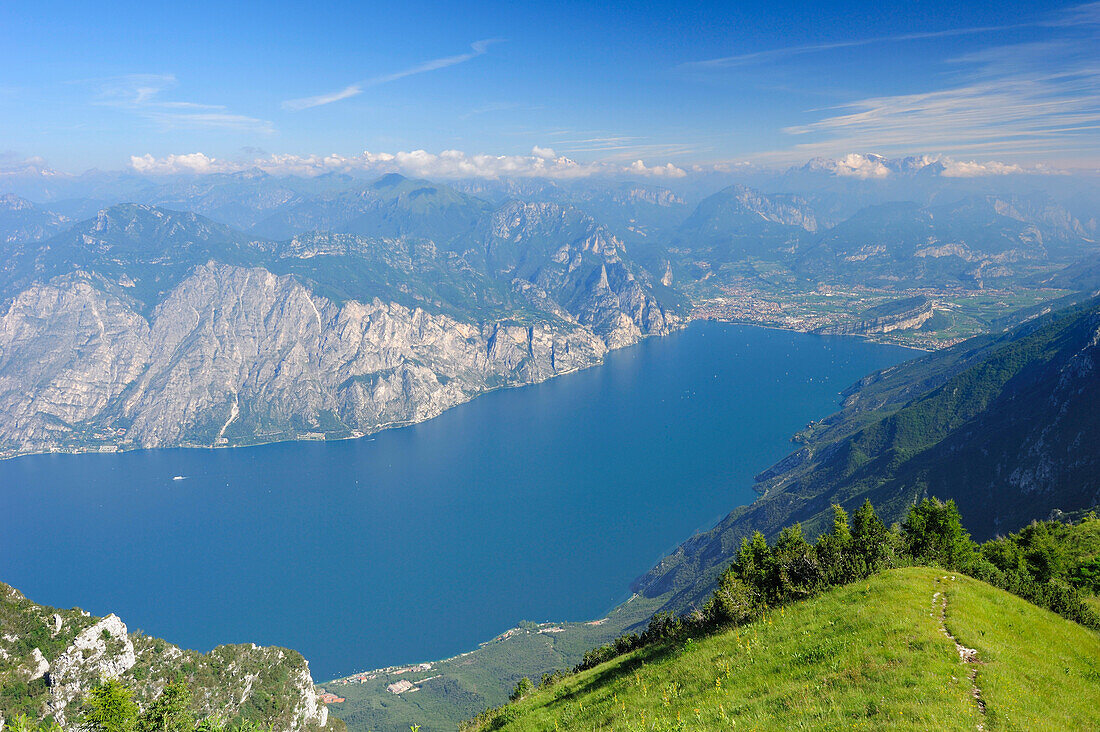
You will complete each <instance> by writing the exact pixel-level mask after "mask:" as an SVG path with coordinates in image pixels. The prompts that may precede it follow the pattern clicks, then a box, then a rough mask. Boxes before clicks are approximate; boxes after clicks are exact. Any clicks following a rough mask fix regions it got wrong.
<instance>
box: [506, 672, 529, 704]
mask: <svg viewBox="0 0 1100 732" xmlns="http://www.w3.org/2000/svg"><path fill="white" fill-rule="evenodd" d="M534 690H535V685H534V684H533V683H531V679H529V678H527V677H526V676H524V677H523V678H522V679H520V680H519V681H518V682H517V683H516V688H515V689H513V690H512V693H511V694H510V695H509V696H508V699H509V700H510V701H514V702H516V701H519V700H520V699H523V698H524V697H525V696H528V695H529V694H530V693H531V692H533V691H534Z"/></svg>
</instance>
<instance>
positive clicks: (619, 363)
mask: <svg viewBox="0 0 1100 732" xmlns="http://www.w3.org/2000/svg"><path fill="white" fill-rule="evenodd" d="M914 355H915V354H914V352H913V351H908V350H905V349H902V348H897V347H892V346H884V345H879V344H873V343H869V342H866V341H862V340H858V339H854V338H845V337H824V336H815V335H807V334H801V333H792V332H787V331H779V330H767V329H761V328H755V327H751V326H739V325H730V324H720V323H709V322H708V323H695V324H693V325H692V326H691V327H689V328H687V329H686V330H684V331H681V332H678V333H675V334H673V335H671V336H668V337H664V338H659V339H650V340H647V341H644V342H642V343H640V344H638V345H636V346H633V347H630V348H627V349H622V350H619V351H616V352H614V353H612V354H610V355H609V356H608V357H607V362H606V363H605V364H604V365H603V366H600V367H596V368H593V369H589V370H586V371H582V372H578V373H574V374H569V375H566V376H562V377H559V378H557V379H554V380H551V381H549V382H546V383H543V384H538V385H534V386H529V387H524V388H520V389H510V390H502V391H498V392H493V393H491V394H486V395H484V396H481V397H478V398H477V399H475V400H473V401H472V402H470V403H468V404H465V405H463V406H460V407H457V408H455V409H452V410H450V411H448V412H446V413H444V414H443V415H441V416H440V417H437V418H436V419H433V420H430V421H428V422H424V423H421V424H418V425H413V426H410V427H405V428H401V429H395V430H389V431H386V432H382V433H379V434H377V435H374V436H373V437H369V438H364V439H360V440H349V441H342V442H329V443H311V442H298V443H281V444H275V445H266V446H261V447H253V448H237V449H231V450H197V449H171V450H149V451H136V452H130V453H122V454H111V455H98V454H96V455H92V454H88V455H35V456H26V457H21V458H17V459H15V460H8V461H5V462H0V581H4V582H6V583H8V584H11V585H12V586H14V587H16V588H18V589H20V590H21V591H23V592H24V594H26V595H27V596H28V597H30V598H31V599H32V600H35V601H36V602H40V603H44V604H50V605H55V606H62V607H72V606H79V607H82V608H84V609H86V610H89V611H91V612H92V613H94V614H97V615H102V614H106V613H108V612H114V613H116V614H118V615H119V616H121V617H122V619H123V620H124V621H125V622H126V623H127V624H128V625H129V627H130V628H131V630H132V629H134V628H140V629H142V630H143V631H145V632H146V633H149V634H151V635H155V636H159V637H163V638H165V639H167V640H169V641H170V642H172V643H176V644H179V645H182V646H185V647H189V648H196V649H199V650H209V649H210V648H212V647H213V646H215V645H217V644H221V643H240V642H255V643H258V644H261V645H268V644H272V645H280V646H285V647H290V648H295V649H297V650H299V651H301V652H302V653H303V654H304V655H305V656H306V658H307V659H309V661H310V664H311V667H312V670H313V675H314V678H315V679H328V678H332V677H334V676H337V675H344V674H348V673H351V672H353V671H358V670H362V669H366V668H374V667H380V666H386V665H391V664H397V663H404V662H412V661H422V660H431V659H436V658H442V657H447V656H451V655H454V654H456V653H459V652H463V651H466V650H470V649H471V648H473V647H475V646H476V644H477V643H478V642H480V641H484V640H487V639H489V638H491V637H493V636H494V635H496V634H498V633H500V632H502V631H503V630H506V629H507V628H510V627H512V626H514V625H515V624H516V623H517V622H519V621H520V620H524V619H527V620H538V621H543V620H587V619H591V618H596V617H599V616H601V615H602V614H603V613H605V612H606V611H607V610H608V609H609V608H611V607H612V606H613V605H615V604H616V603H617V602H620V601H622V600H624V599H626V598H627V597H628V596H629V590H628V588H629V584H630V582H631V580H633V579H634V578H635V577H637V576H638V575H640V574H642V573H644V572H645V571H646V570H647V569H649V568H650V566H652V565H653V564H654V563H655V562H656V561H657V560H658V559H659V558H660V557H661V556H662V555H663V554H664V553H666V552H667V551H670V550H671V549H673V548H674V547H675V546H676V544H678V543H679V542H680V541H682V540H684V539H686V538H688V536H690V535H691V534H692V533H693V532H695V531H698V530H701V529H706V528H709V527H710V526H711V525H713V524H714V523H715V522H717V521H718V520H719V519H720V518H721V517H722V516H724V515H725V514H726V513H727V512H729V511H730V510H732V509H733V508H735V507H736V506H738V505H742V504H745V503H748V502H750V501H752V500H753V498H755V494H754V493H753V492H752V490H751V485H752V477H753V475H755V474H756V473H758V472H760V471H761V470H763V469H765V468H767V467H768V466H769V465H771V464H772V463H773V462H775V461H776V460H778V459H780V458H782V457H783V456H784V455H786V454H787V453H789V452H790V451H791V450H792V445H791V443H790V436H791V434H792V433H793V432H795V431H796V430H798V429H800V428H801V427H803V426H804V425H805V424H806V423H807V422H808V421H810V420H812V419H817V418H820V417H823V416H825V415H827V414H829V413H830V412H832V411H835V409H836V407H837V406H838V401H839V392H840V390H841V389H843V388H844V387H846V386H848V385H849V384H851V383H852V382H854V381H855V380H857V379H858V378H860V377H861V376H863V375H865V374H867V373H869V372H871V371H874V370H876V369H879V368H884V367H886V366H889V365H892V364H895V363H898V362H900V361H903V360H906V359H907V358H910V357H912V356H914ZM176 476H181V477H182V479H178V480H177V479H175V477H176Z"/></svg>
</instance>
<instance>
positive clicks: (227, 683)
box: [0, 583, 342, 732]
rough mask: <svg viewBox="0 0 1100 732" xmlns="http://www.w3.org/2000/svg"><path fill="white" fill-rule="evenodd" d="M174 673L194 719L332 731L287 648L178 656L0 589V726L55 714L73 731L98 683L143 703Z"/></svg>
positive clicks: (121, 630)
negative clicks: (186, 689)
mask: <svg viewBox="0 0 1100 732" xmlns="http://www.w3.org/2000/svg"><path fill="white" fill-rule="evenodd" d="M181 673H183V674H184V675H185V678H186V680H187V681H188V683H189V684H190V685H191V686H192V689H193V699H194V704H195V705H196V709H195V711H196V713H197V715H198V716H199V717H200V718H206V717H211V716H216V717H219V718H221V719H223V720H225V721H233V720H249V721H254V722H258V723H260V724H261V725H263V726H269V725H270V726H271V727H273V728H274V729H275V730H280V731H284V730H285V731H287V732H290V731H291V730H318V729H320V728H325V727H332V726H333V725H332V724H330V723H329V719H328V709H327V708H326V707H325V706H324V705H323V704H322V703H320V702H319V701H318V698H317V692H316V691H315V688H314V684H313V678H312V677H311V676H310V673H309V664H308V663H307V662H306V661H305V659H303V658H302V657H301V655H299V654H298V653H296V652H294V651H289V650H286V649H282V648H262V647H259V646H255V645H235V646H218V647H217V648H215V649H214V650H213V651H211V652H210V653H205V654H202V653H196V652H195V651H188V650H183V649H180V648H178V647H176V646H173V645H171V644H169V643H166V642H165V641H163V640H160V639H157V638H150V637H148V636H146V635H143V634H141V633H135V634H131V633H130V632H129V631H128V629H127V628H126V625H125V624H124V623H123V622H122V620H120V619H119V618H118V617H117V616H116V615H113V614H112V615H107V616H106V617H103V618H95V617H92V616H91V615H89V614H88V613H86V612H84V611H82V610H78V609H72V610H58V609H55V608H50V607H45V606H42V605H38V604H36V603H34V602H31V601H30V600H28V599H27V598H25V597H24V596H23V595H22V594H21V593H19V592H18V591H17V590H15V589H13V588H11V587H8V586H7V585H4V584H2V583H0V720H4V719H5V717H6V718H7V719H9V720H10V719H11V718H13V717H14V716H15V715H16V714H27V715H28V717H31V718H34V719H46V718H48V717H52V718H53V719H54V720H56V721H57V723H58V724H60V725H61V726H62V728H63V729H65V730H67V731H68V730H77V729H79V722H78V718H79V709H80V705H81V703H82V700H83V698H84V695H85V694H86V693H87V692H88V691H89V690H90V689H91V688H92V687H94V686H95V685H97V684H99V683H101V682H102V681H103V680H105V679H118V680H120V681H122V682H123V683H124V684H126V685H127V686H129V687H130V688H131V689H133V691H134V698H135V701H137V703H138V704H139V705H141V706H144V705H146V704H148V703H149V702H151V701H152V700H154V699H155V698H156V697H157V696H158V695H159V694H160V692H161V690H162V689H163V688H164V686H165V684H167V683H168V681H170V680H172V679H173V678H175V677H176V676H177V675H178V674H181ZM0 726H2V725H0ZM339 726H342V725H339Z"/></svg>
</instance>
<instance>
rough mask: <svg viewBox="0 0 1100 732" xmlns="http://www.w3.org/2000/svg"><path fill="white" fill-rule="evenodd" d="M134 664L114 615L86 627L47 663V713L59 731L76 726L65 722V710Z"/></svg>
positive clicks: (131, 650)
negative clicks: (97, 685) (101, 683)
mask: <svg viewBox="0 0 1100 732" xmlns="http://www.w3.org/2000/svg"><path fill="white" fill-rule="evenodd" d="M35 650H36V651H37V650H38V649H37V648H36V649H35ZM39 655H41V653H39ZM135 663H137V659H136V658H135V656H134V644H133V642H132V641H131V640H130V636H129V634H128V632H127V630H126V626H125V625H124V624H123V622H122V621H121V620H119V618H118V616H117V615H114V614H113V613H112V614H111V615H108V616H107V617H105V618H103V619H102V620H100V621H98V622H96V623H94V624H93V625H90V626H88V627H87V628H85V629H84V630H82V631H81V632H80V633H79V634H77V636H76V638H74V639H73V642H72V644H70V645H69V647H68V648H67V649H65V651H64V652H63V653H62V654H61V655H60V656H58V657H57V658H56V659H55V660H54V661H53V663H47V669H48V670H46V671H45V678H46V683H47V684H48V685H49V687H50V701H49V709H50V713H51V714H53V717H54V719H56V720H57V722H58V724H60V725H61V726H62V727H71V726H75V725H73V724H70V723H69V722H68V720H67V718H66V714H65V711H66V709H67V708H68V706H69V705H70V704H72V703H73V702H74V701H75V702H79V701H80V699H81V698H82V696H83V695H84V693H85V692H86V691H87V690H88V689H89V688H90V687H91V686H94V685H95V684H97V683H99V682H100V681H101V680H102V679H118V678H121V677H122V675H123V674H125V673H126V672H127V671H129V670H130V669H132V668H133V667H134V664H135Z"/></svg>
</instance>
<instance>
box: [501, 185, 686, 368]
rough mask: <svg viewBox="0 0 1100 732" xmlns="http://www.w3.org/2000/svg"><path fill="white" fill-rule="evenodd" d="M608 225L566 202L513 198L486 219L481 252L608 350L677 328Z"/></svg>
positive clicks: (507, 275) (530, 296)
mask: <svg viewBox="0 0 1100 732" xmlns="http://www.w3.org/2000/svg"><path fill="white" fill-rule="evenodd" d="M624 254H625V246H624V244H623V242H622V241H620V240H619V239H618V238H617V237H615V235H614V234H612V233H611V232H610V231H609V230H608V229H607V228H606V227H604V226H601V225H599V224H598V223H597V222H596V221H595V220H594V219H592V218H591V217H590V216H588V215H587V214H585V213H584V212H582V211H580V210H579V209H576V208H572V207H569V206H561V205H558V204H554V203H522V202H519V201H514V202H512V203H509V204H507V205H505V206H502V207H501V208H500V209H498V210H497V211H496V212H495V213H494V214H493V218H492V221H491V227H490V234H489V240H488V244H487V245H486V256H487V259H488V261H489V266H490V269H491V270H492V271H493V274H495V275H496V276H498V277H511V278H512V279H513V285H514V286H517V283H522V285H523V291H524V292H525V293H526V294H527V295H528V297H529V298H536V299H533V300H532V302H538V301H539V299H545V300H550V301H553V302H554V303H557V304H558V305H560V306H561V308H562V309H564V310H565V311H566V312H567V313H569V314H570V315H571V316H572V317H573V318H575V319H576V321H577V322H579V323H580V324H581V325H584V326H586V327H588V328H591V329H592V331H593V332H595V333H596V334H597V335H599V336H600V337H601V338H602V339H603V340H604V341H605V342H606V343H607V345H608V346H610V347H611V348H619V347H622V346H625V345H629V344H631V343H635V342H636V341H638V339H640V338H642V337H645V336H649V335H661V334H665V333H668V332H669V331H670V330H671V329H673V328H675V327H676V326H677V325H678V323H679V320H678V319H677V317H676V316H675V315H673V314H672V313H670V312H668V311H666V310H665V308H664V307H663V306H662V305H661V303H660V302H659V301H658V300H657V299H656V298H655V297H654V296H653V294H652V291H651V289H650V286H649V284H650V283H648V282H647V281H645V278H646V277H647V275H645V273H644V272H643V270H641V269H640V268H636V267H634V266H632V265H631V263H629V262H628V261H627V260H626V259H625V257H624Z"/></svg>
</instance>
